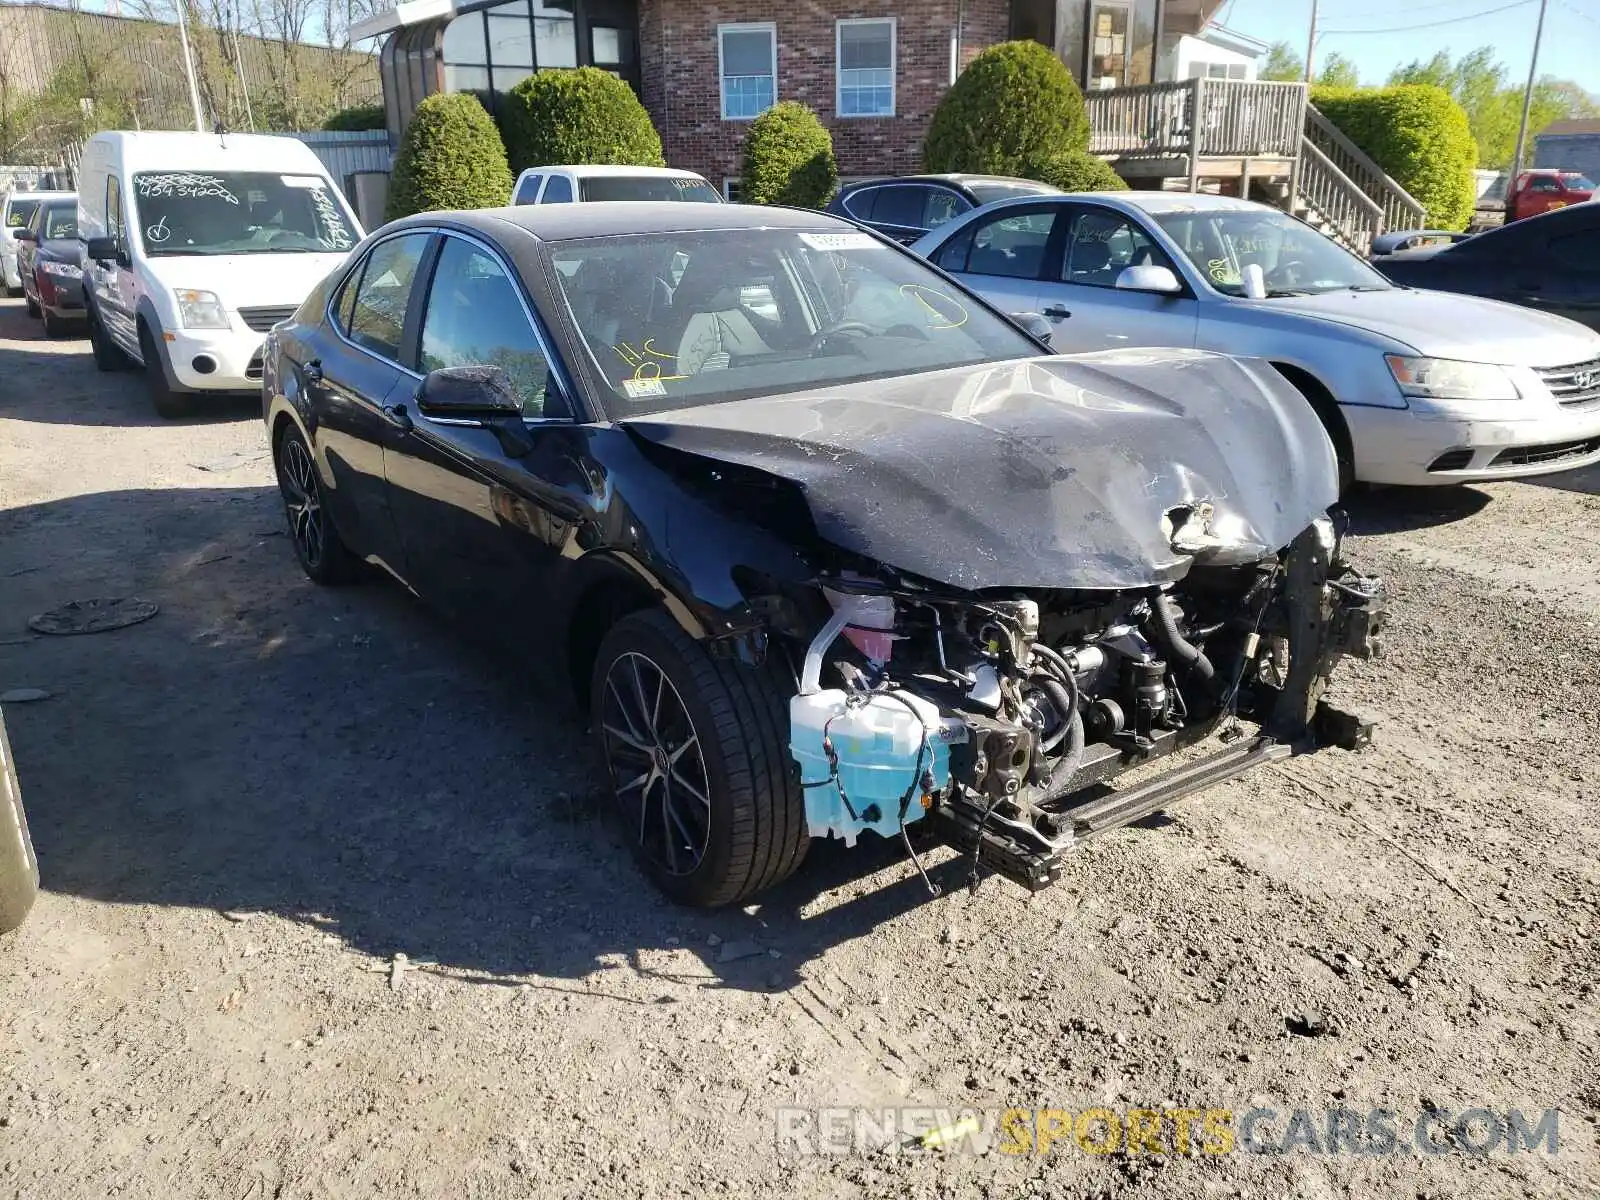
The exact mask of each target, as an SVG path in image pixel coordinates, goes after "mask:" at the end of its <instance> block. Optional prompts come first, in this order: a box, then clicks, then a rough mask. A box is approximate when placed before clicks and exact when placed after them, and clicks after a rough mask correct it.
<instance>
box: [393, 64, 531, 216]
mask: <svg viewBox="0 0 1600 1200" xmlns="http://www.w3.org/2000/svg"><path fill="white" fill-rule="evenodd" d="M510 199H511V172H510V170H509V169H508V168H507V167H506V148H505V147H504V146H503V145H501V143H500V134H499V133H498V132H496V130H495V127H494V122H493V121H492V120H490V119H489V114H488V113H487V112H485V111H484V108H483V105H482V104H480V103H478V99H477V97H476V96H469V95H467V94H466V93H464V92H455V93H451V94H448V95H434V96H429V97H427V98H426V99H425V100H423V102H422V103H421V104H419V105H417V111H416V114H415V115H414V116H413V117H412V118H411V124H409V125H407V126H406V133H405V137H403V138H401V139H400V150H399V153H397V154H396V155H395V160H394V173H393V175H392V176H391V178H390V180H389V212H388V216H389V220H391V221H392V220H394V219H395V218H396V217H409V216H410V215H411V214H412V213H419V212H432V211H433V210H435V209H441V208H493V207H496V206H498V205H502V204H505V203H506V202H507V201H509V200H510Z"/></svg>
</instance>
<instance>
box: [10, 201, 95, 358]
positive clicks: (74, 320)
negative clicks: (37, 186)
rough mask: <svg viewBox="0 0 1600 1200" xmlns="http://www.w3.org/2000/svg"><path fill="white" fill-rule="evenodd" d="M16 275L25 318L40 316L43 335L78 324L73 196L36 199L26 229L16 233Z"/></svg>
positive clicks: (56, 334)
mask: <svg viewBox="0 0 1600 1200" xmlns="http://www.w3.org/2000/svg"><path fill="white" fill-rule="evenodd" d="M16 243H17V273H18V275H20V276H21V277H22V294H23V296H24V297H25V298H26V300H27V305H28V315H29V316H30V317H43V318H44V331H45V334H46V336H48V337H60V336H61V335H62V334H64V333H69V332H71V331H72V330H73V329H75V328H76V327H78V326H80V325H81V324H82V323H83V268H82V266H81V265H80V258H81V251H82V246H81V245H80V244H79V242H78V198H77V197H76V196H68V197H65V198H63V199H57V200H45V201H41V202H40V204H39V206H38V207H37V208H36V209H34V212H33V219H32V220H30V221H29V222H28V225H27V228H25V229H19V230H17V234H16Z"/></svg>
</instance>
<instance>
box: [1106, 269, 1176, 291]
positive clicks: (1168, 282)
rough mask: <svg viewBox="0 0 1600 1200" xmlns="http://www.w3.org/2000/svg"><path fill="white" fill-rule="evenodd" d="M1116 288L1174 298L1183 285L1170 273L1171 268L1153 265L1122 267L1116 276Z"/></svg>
mask: <svg viewBox="0 0 1600 1200" xmlns="http://www.w3.org/2000/svg"><path fill="white" fill-rule="evenodd" d="M1117 286H1118V287H1119V288H1123V289H1124V290H1126V291H1130V292H1160V293H1161V294H1162V295H1165V296H1175V295H1177V294H1178V293H1179V292H1181V291H1183V284H1182V283H1180V282H1179V281H1178V277H1177V276H1176V275H1174V274H1173V273H1172V268H1171V267H1158V266H1153V265H1146V266H1137V267H1124V268H1123V271H1122V274H1120V275H1118V276H1117Z"/></svg>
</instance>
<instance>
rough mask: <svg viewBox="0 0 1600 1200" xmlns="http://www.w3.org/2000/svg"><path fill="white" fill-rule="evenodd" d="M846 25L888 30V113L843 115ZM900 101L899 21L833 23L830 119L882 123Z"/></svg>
mask: <svg viewBox="0 0 1600 1200" xmlns="http://www.w3.org/2000/svg"><path fill="white" fill-rule="evenodd" d="M846 25H887V26H888V27H889V111H888V112H875V113H849V114H846V113H845V112H844V107H843V104H842V103H841V97H843V95H844V65H843V64H844V27H845V26H846ZM899 100H900V18H898V17H841V18H840V19H839V20H837V21H835V22H834V23H833V115H834V116H836V117H839V118H840V119H842V120H848V121H874V120H877V121H881V120H883V119H884V118H886V117H892V116H894V115H895V108H896V106H897V104H898V103H899Z"/></svg>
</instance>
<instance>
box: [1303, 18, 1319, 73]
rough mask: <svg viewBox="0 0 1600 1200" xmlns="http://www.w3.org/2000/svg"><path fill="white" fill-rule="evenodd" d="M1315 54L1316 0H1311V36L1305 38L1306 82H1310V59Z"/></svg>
mask: <svg viewBox="0 0 1600 1200" xmlns="http://www.w3.org/2000/svg"><path fill="white" fill-rule="evenodd" d="M1316 54H1317V0H1311V36H1310V37H1308V38H1307V39H1306V76H1305V79H1306V82H1307V83H1310V82H1311V60H1312V59H1313V58H1315V57H1316Z"/></svg>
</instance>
